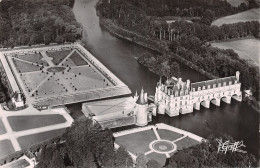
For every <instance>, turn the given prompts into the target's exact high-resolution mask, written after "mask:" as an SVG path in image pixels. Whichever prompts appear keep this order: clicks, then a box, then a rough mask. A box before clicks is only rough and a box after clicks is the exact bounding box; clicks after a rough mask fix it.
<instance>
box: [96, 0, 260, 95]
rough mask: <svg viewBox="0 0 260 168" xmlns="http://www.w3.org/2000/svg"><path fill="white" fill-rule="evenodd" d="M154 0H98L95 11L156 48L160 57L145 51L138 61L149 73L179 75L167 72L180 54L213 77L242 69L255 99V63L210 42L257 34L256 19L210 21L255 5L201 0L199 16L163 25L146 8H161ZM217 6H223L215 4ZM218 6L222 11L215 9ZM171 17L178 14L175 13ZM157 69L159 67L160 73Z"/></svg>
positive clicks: (259, 34) (244, 86) (243, 79)
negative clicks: (99, 0) (227, 21)
mask: <svg viewBox="0 0 260 168" xmlns="http://www.w3.org/2000/svg"><path fill="white" fill-rule="evenodd" d="M154 1H156V0H154ZM154 1H150V0H149V1H148V0H143V1H138V2H136V1H131V2H129V1H125V0H110V1H109V2H110V3H109V2H107V1H102V3H99V4H98V5H97V9H98V11H99V17H100V18H101V21H102V20H105V21H106V22H105V23H109V24H110V25H116V26H117V27H119V29H122V30H123V29H124V30H126V31H129V32H133V33H132V34H131V36H132V35H133V34H135V37H137V39H142V43H147V45H146V46H151V47H149V48H156V49H157V51H160V52H161V55H157V56H150V57H149V56H148V54H144V55H143V57H140V58H139V59H138V61H139V62H140V63H142V64H144V65H145V66H147V67H149V68H150V67H153V71H156V72H157V74H158V73H159V75H162V76H167V77H168V76H171V75H176V76H178V75H179V74H180V73H179V72H177V73H169V70H170V69H178V65H176V61H175V60H176V57H177V56H179V57H181V58H183V59H185V60H186V61H188V62H191V63H192V64H194V65H196V66H197V67H199V68H200V69H202V70H204V71H206V72H209V73H210V74H212V76H217V77H226V76H233V75H234V74H235V72H236V71H240V73H241V83H242V89H251V90H252V92H253V93H254V95H255V96H256V98H257V99H259V94H258V93H259V80H258V79H259V70H258V67H256V66H255V65H252V64H250V63H249V62H248V61H246V60H244V59H240V58H239V56H238V54H237V53H235V52H234V51H233V50H222V49H216V48H213V47H211V46H210V42H212V41H223V40H232V39H239V38H259V37H260V32H259V28H260V24H259V22H256V21H251V22H240V23H234V24H224V25H222V26H220V27H218V26H210V24H211V22H212V21H213V20H215V19H217V18H219V17H221V16H223V15H229V14H233V13H237V12H239V11H243V10H246V9H249V8H252V7H255V6H253V5H252V3H249V4H248V5H246V4H241V5H240V6H239V7H232V6H231V5H229V4H227V2H226V1H220V0H216V1H211V0H202V1H201V4H203V5H202V6H201V11H202V13H201V12H199V13H201V14H200V15H198V17H199V19H196V20H182V18H183V17H179V18H180V19H179V20H175V21H173V22H170V23H169V22H168V23H167V19H162V18H161V19H158V16H160V17H161V15H159V14H158V13H157V14H156V13H155V14H151V13H149V10H148V9H147V8H146V7H148V8H153V9H155V11H156V10H159V9H160V5H159V6H156V5H155V4H156V3H155V2H154ZM152 2H154V3H152ZM156 2H157V1H156ZM158 2H161V3H162V4H163V6H169V5H174V4H171V3H170V2H171V1H167V0H165V1H158ZM184 2H185V5H183V6H181V5H180V9H183V10H184V9H186V8H187V7H189V6H191V7H192V6H193V7H194V8H195V6H196V5H195V4H194V3H196V2H197V1H196V2H195V1H189V0H183V1H182V2H181V3H183V4H184ZM152 4H153V5H152ZM177 4H178V3H177ZM175 5H176V4H175ZM216 5H218V6H221V8H220V7H218V8H214V6H215V7H216ZM222 6H223V8H222ZM241 6H243V8H241ZM220 9H221V11H218V10H220ZM222 10H224V11H222ZM167 15H169V13H167V12H165V13H164V14H163V15H162V16H167ZM173 16H174V17H176V16H178V15H177V14H173ZM165 18H167V17H165ZM185 19H187V17H185ZM126 31H125V32H126ZM117 33H120V31H117ZM128 34H130V33H124V36H125V37H128ZM140 36H142V38H141V37H140ZM135 37H133V39H135ZM143 39H145V40H143ZM136 41H138V40H136ZM150 69H151V68H150ZM158 69H161V70H160V71H158Z"/></svg>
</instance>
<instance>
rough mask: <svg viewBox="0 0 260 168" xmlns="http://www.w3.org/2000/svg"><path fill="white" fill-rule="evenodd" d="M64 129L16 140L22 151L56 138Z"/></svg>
mask: <svg viewBox="0 0 260 168" xmlns="http://www.w3.org/2000/svg"><path fill="white" fill-rule="evenodd" d="M65 130H66V128H63V129H58V130H53V131H48V132H43V133H39V134H33V135H28V136H23V137H19V138H18V142H19V144H20V146H21V148H22V149H24V148H28V147H30V146H32V145H35V144H39V143H41V142H43V141H45V140H48V139H51V138H54V137H57V136H59V135H61V134H63V133H64V132H65Z"/></svg>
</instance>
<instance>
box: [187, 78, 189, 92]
mask: <svg viewBox="0 0 260 168" xmlns="http://www.w3.org/2000/svg"><path fill="white" fill-rule="evenodd" d="M187 89H188V90H190V80H189V79H188V80H187Z"/></svg>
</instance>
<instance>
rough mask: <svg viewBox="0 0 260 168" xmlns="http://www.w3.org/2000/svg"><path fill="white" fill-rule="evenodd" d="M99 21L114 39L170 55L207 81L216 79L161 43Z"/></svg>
mask: <svg viewBox="0 0 260 168" xmlns="http://www.w3.org/2000/svg"><path fill="white" fill-rule="evenodd" d="M99 21H100V24H101V25H102V26H104V27H105V28H106V29H107V30H108V31H109V32H110V33H111V34H113V35H115V36H116V37H119V38H121V39H125V40H128V41H130V42H133V43H135V44H138V45H140V46H142V47H146V48H149V49H151V50H153V51H156V52H158V53H160V54H162V53H166V54H171V56H174V59H175V60H176V61H178V62H179V63H180V64H184V65H186V66H188V67H189V68H191V69H193V70H195V71H197V72H199V73H200V74H202V75H204V76H206V77H207V78H209V79H216V78H218V77H217V76H214V75H213V74H210V73H208V72H206V71H204V70H203V69H201V68H199V67H198V66H197V65H195V64H193V63H192V62H190V61H188V60H186V59H184V58H182V57H181V56H178V55H176V54H173V53H171V52H169V51H168V50H167V49H165V46H164V45H163V41H155V40H151V39H148V38H145V37H143V36H141V35H139V34H136V33H134V32H131V31H129V30H126V29H124V28H122V27H120V26H118V25H117V24H116V23H114V22H113V21H112V20H111V19H103V18H100V19H99ZM142 65H143V64H142ZM144 66H145V65H144ZM150 69H151V68H149V70H150ZM151 71H152V72H154V71H153V70H151Z"/></svg>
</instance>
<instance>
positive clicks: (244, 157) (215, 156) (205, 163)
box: [166, 135, 257, 168]
mask: <svg viewBox="0 0 260 168" xmlns="http://www.w3.org/2000/svg"><path fill="white" fill-rule="evenodd" d="M218 139H222V140H223V142H226V141H228V140H229V142H232V143H233V142H235V140H234V139H233V138H232V137H230V136H228V135H222V137H218ZM218 145H219V144H218V142H217V141H216V137H214V136H209V137H208V138H207V142H203V143H201V144H199V145H196V146H193V147H190V148H186V149H183V150H181V151H178V152H177V153H176V154H174V155H173V156H172V157H171V158H169V160H168V164H167V165H166V168H175V167H176V168H177V167H189V168H192V167H193V168H195V167H198V168H199V167H255V166H256V162H257V160H256V158H255V157H254V156H253V155H251V154H248V153H242V152H232V151H228V152H227V153H223V152H218ZM239 149H242V150H244V149H243V148H241V147H240V148H239Z"/></svg>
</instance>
